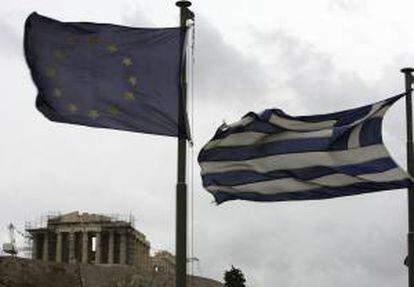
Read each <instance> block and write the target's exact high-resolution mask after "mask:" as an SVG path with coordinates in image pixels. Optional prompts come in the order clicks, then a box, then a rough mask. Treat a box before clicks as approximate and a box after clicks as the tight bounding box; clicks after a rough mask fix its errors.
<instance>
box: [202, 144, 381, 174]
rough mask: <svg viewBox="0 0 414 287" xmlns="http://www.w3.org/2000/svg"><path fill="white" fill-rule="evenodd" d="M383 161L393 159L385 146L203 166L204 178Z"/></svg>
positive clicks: (215, 163)
mask: <svg viewBox="0 0 414 287" xmlns="http://www.w3.org/2000/svg"><path fill="white" fill-rule="evenodd" d="M383 157H389V154H388V152H387V150H386V149H385V147H384V145H382V144H378V145H371V146H365V147H361V148H356V149H351V150H342V151H330V152H321V151H318V152H306V153H291V154H280V155H272V156H267V157H261V158H255V159H250V160H242V161H206V162H201V163H200V166H201V169H202V174H208V173H220V172H227V171H234V170H254V171H257V172H268V171H272V170H289V169H295V168H305V167H311V166H318V165H322V166H337V165H348V164H357V163H362V162H366V161H370V160H374V159H377V158H383Z"/></svg>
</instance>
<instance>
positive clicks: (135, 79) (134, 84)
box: [128, 76, 138, 86]
mask: <svg viewBox="0 0 414 287" xmlns="http://www.w3.org/2000/svg"><path fill="white" fill-rule="evenodd" d="M128 82H130V83H131V85H133V86H136V85H138V79H137V77H134V76H129V77H128Z"/></svg>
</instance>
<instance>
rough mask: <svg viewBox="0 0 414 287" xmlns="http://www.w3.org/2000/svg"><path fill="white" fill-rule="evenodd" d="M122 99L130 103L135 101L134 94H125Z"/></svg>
mask: <svg viewBox="0 0 414 287" xmlns="http://www.w3.org/2000/svg"><path fill="white" fill-rule="evenodd" d="M122 97H123V98H124V100H125V101H128V102H130V101H133V100H135V97H134V94H133V93H131V92H125V93H124V94H123V95H122Z"/></svg>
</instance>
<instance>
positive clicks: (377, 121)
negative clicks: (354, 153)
mask: <svg viewBox="0 0 414 287" xmlns="http://www.w3.org/2000/svg"><path fill="white" fill-rule="evenodd" d="M381 125H382V117H381V118H378V117H376V118H372V119H369V120H367V121H365V122H364V124H363V125H362V128H361V132H360V133H359V142H360V145H361V146H368V145H373V144H378V143H382V134H381Z"/></svg>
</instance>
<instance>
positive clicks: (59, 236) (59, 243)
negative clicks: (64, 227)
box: [56, 232, 63, 262]
mask: <svg viewBox="0 0 414 287" xmlns="http://www.w3.org/2000/svg"><path fill="white" fill-rule="evenodd" d="M62 239H63V238H62V233H61V232H58V233H57V234H56V262H62Z"/></svg>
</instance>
